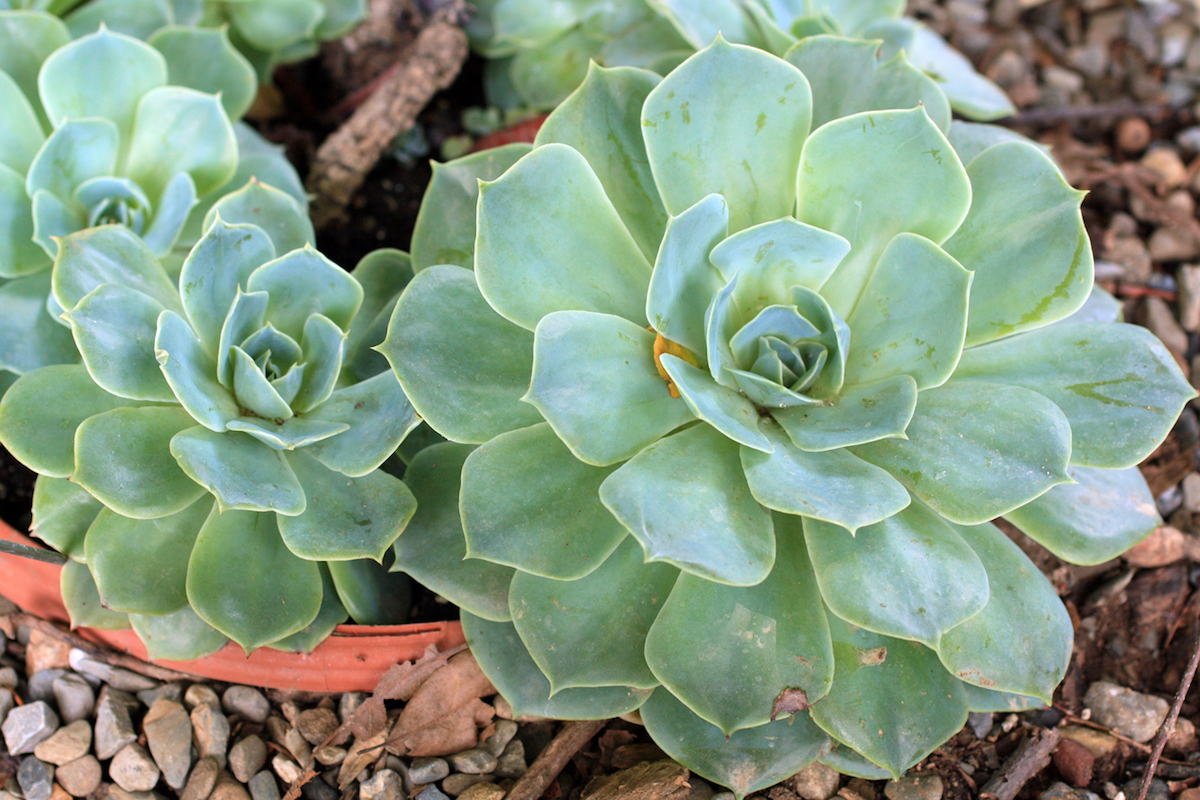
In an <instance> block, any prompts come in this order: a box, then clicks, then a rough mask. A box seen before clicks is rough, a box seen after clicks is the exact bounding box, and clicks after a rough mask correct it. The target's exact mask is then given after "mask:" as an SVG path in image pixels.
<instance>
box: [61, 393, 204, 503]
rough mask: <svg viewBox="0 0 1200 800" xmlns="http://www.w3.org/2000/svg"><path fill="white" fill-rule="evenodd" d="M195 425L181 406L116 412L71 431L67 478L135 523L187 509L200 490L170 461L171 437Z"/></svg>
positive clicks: (89, 421) (94, 417)
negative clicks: (71, 465)
mask: <svg viewBox="0 0 1200 800" xmlns="http://www.w3.org/2000/svg"><path fill="white" fill-rule="evenodd" d="M194 424H195V421H194V420H193V419H192V418H191V417H190V416H189V415H188V414H187V412H185V411H184V410H183V409H181V408H176V407H161V406H159V407H143V408H115V409H113V410H112V411H106V412H104V413H103V414H96V415H95V416H92V417H88V418H87V419H86V420H84V421H83V422H82V423H81V424H80V425H79V427H78V428H77V429H76V431H75V472H74V474H73V475H71V480H73V481H75V482H76V483H78V484H79V485H80V486H82V487H83V488H85V489H87V490H88V491H89V492H91V493H92V494H93V495H94V496H95V497H96V499H97V500H99V501H100V502H102V503H104V505H106V506H108V507H109V508H111V509H112V510H113V511H116V512H117V513H118V514H122V515H124V516H126V517H133V518H134V519H157V518H159V517H165V516H169V515H171V514H176V513H178V512H180V511H182V510H183V509H185V508H187V507H188V506H190V505H191V504H192V503H194V502H195V501H196V499H197V498H199V497H200V496H201V495H202V494H204V487H203V486H201V485H200V484H198V483H196V482H194V481H193V480H192V479H191V478H189V477H188V476H187V474H186V473H185V472H184V471H183V469H181V468H180V466H179V465H178V464H177V463H176V462H175V459H174V458H172V457H171V451H170V442H171V437H173V436H174V435H175V434H177V433H179V431H181V430H183V429H184V428H189V427H191V426H192V425H194Z"/></svg>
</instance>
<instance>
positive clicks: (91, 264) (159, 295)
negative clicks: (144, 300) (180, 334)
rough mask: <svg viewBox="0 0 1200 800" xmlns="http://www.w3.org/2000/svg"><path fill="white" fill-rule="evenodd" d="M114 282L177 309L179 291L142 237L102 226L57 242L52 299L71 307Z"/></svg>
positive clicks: (61, 304) (114, 227) (108, 226)
mask: <svg viewBox="0 0 1200 800" xmlns="http://www.w3.org/2000/svg"><path fill="white" fill-rule="evenodd" d="M106 283H115V284H117V285H118V286H124V287H126V288H129V289H136V290H137V291H139V292H141V293H142V294H145V295H148V296H150V297H152V298H153V299H154V300H156V301H157V302H159V303H160V304H161V305H162V306H163V307H164V308H167V309H172V310H175V309H179V308H180V302H179V292H178V291H177V290H176V288H175V285H174V283H172V281H171V279H170V278H169V277H168V276H167V273H166V271H165V270H164V269H163V267H162V265H161V264H160V263H159V262H158V259H157V258H155V256H154V253H153V252H151V251H150V248H148V247H147V246H146V244H145V242H143V241H142V240H141V239H139V238H138V237H137V235H136V234H134V233H133V232H132V231H130V230H129V229H128V228H126V227H124V226H123V225H105V226H103V227H100V228H92V229H89V230H85V231H80V232H79V233H75V234H72V235H71V236H68V237H67V238H65V239H63V240H62V241H61V242H60V243H59V253H58V260H57V261H56V262H55V268H54V278H53V283H52V285H53V288H54V299H55V301H57V303H58V304H59V305H60V306H62V307H63V308H64V309H67V308H74V307H75V304H76V303H78V302H79V301H80V300H82V299H83V298H84V297H86V296H87V295H88V294H89V293H91V291H92V290H93V289H95V288H96V287H97V286H101V285H103V284H106Z"/></svg>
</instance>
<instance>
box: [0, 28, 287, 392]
mask: <svg viewBox="0 0 1200 800" xmlns="http://www.w3.org/2000/svg"><path fill="white" fill-rule="evenodd" d="M214 37H215V38H214ZM153 41H154V45H153V46H152V45H151V44H147V43H145V42H141V41H138V40H136V39H133V38H131V37H128V36H125V35H122V34H118V33H114V32H112V31H110V30H107V29H103V30H100V31H98V32H96V33H94V34H89V35H87V36H84V37H83V38H81V39H77V40H74V41H72V40H71V38H70V34H69V32H68V31H67V28H66V27H65V26H64V24H63V22H62V21H61V20H59V19H57V18H56V17H53V16H50V15H49V14H45V13H40V12H28V11H8V12H0V99H2V101H3V103H4V105H5V107H6V108H8V109H10V111H9V113H8V117H7V120H8V121H7V124H6V126H5V133H4V134H3V135H2V136H0V281H2V283H0V371H3V372H10V373H15V374H21V373H24V372H28V371H29V370H31V369H34V368H36V367H39V366H45V365H47V364H54V363H72V362H75V361H78V355H77V354H76V352H75V346H74V344H73V343H72V341H71V336H70V331H69V329H68V328H66V327H65V325H64V324H60V322H59V320H57V319H56V317H57V313H58V312H59V311H61V309H58V308H57V307H55V306H54V301H53V298H52V297H51V296H50V294H51V293H50V266H51V264H52V263H53V260H54V258H55V255H56V254H57V252H58V244H57V240H58V239H59V238H60V237H62V236H65V235H67V234H69V233H71V232H74V231H77V230H81V229H84V228H88V227H91V226H95V225H101V224H106V223H119V224H121V225H124V226H125V227H126V228H128V229H129V230H130V231H131V232H133V233H135V234H137V235H138V236H140V237H141V238H142V239H143V241H144V242H145V243H146V245H147V246H148V247H149V248H150V249H151V251H152V252H153V253H154V254H155V255H156V256H161V257H164V258H166V259H167V260H168V262H170V263H171V264H172V266H173V268H175V269H176V270H177V269H178V265H179V262H181V261H182V257H183V255H185V254H186V253H187V251H188V249H189V248H190V247H191V245H193V244H194V243H195V241H196V239H197V238H198V237H199V234H200V224H201V222H202V221H203V219H204V216H205V214H206V213H207V212H208V210H209V208H211V206H212V204H213V203H214V202H216V200H217V199H219V198H220V197H222V196H224V195H226V194H228V193H229V192H231V191H233V190H234V189H237V188H241V187H242V186H244V185H245V184H246V182H247V181H248V180H249V179H250V177H252V176H257V177H258V178H260V179H261V180H263V181H267V182H269V183H271V184H273V185H275V186H277V187H279V188H283V189H286V190H287V191H289V192H291V193H292V194H293V195H295V196H296V197H298V198H301V199H303V198H304V193H303V187H302V186H301V185H300V181H299V178H298V177H297V176H296V173H295V170H294V169H292V167H291V166H290V165H289V164H288V162H287V161H286V159H285V158H284V157H283V156H282V154H281V153H280V152H278V151H277V150H276V149H275V148H273V147H272V146H270V145H268V144H266V143H265V142H264V141H263V140H262V139H261V137H259V136H258V135H257V134H255V133H254V132H253V131H251V130H250V129H249V128H247V127H246V126H244V125H241V124H239V125H237V126H234V125H232V124H231V123H230V113H234V114H240V113H241V112H242V111H244V110H245V106H246V105H248V104H249V102H250V99H251V98H252V97H253V92H254V76H253V72H252V71H251V70H250V67H249V65H248V64H246V63H245V62H244V59H242V58H241V57H240V56H238V55H237V53H235V52H233V51H232V50H230V49H228V48H229V43H228V41H227V40H226V39H225V38H224V35H223V34H222V33H220V32H218V31H209V32H194V31H183V30H172V31H163V32H162V33H161V34H160V35H159V36H157V37H156V38H155V39H154V40H153ZM221 42H223V43H224V48H225V50H222V49H221ZM187 53H191V54H192V56H195V55H196V54H197V53H204V54H207V57H206V62H205V67H206V74H207V75H208V77H209V78H210V79H211V80H212V81H213V88H214V89H219V90H220V91H221V92H222V93H221V95H220V97H218V96H217V95H215V94H207V93H203V92H200V91H198V90H196V89H193V88H186V87H183V86H179V85H173V84H171V83H170V82H169V81H170V78H171V76H172V75H174V74H177V73H180V72H181V70H182V68H181V67H180V64H181V63H183V62H187V60H188V59H187V58H186V57H185V55H186V54H187ZM223 56H227V57H228V58H223ZM239 65H240V66H239ZM193 66H195V65H193ZM114 76H120V80H116V79H115V78H114ZM31 332H32V335H31ZM7 380H9V381H10V380H11V378H9V379H7Z"/></svg>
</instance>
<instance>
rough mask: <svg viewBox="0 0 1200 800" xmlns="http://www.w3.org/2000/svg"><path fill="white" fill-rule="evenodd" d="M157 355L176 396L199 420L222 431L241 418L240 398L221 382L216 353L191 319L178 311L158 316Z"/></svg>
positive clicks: (155, 344) (206, 425)
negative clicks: (205, 346)
mask: <svg viewBox="0 0 1200 800" xmlns="http://www.w3.org/2000/svg"><path fill="white" fill-rule="evenodd" d="M154 357H155V358H157V359H158V365H159V367H160V368H161V369H162V374H163V375H164V376H165V377H166V379H167V383H168V384H169V385H170V386H171V391H172V392H174V393H175V397H176V399H177V400H179V402H180V404H181V405H183V407H184V408H185V409H187V412H188V413H189V414H191V415H192V417H194V418H195V420H196V422H199V423H200V424H201V425H203V426H204V427H206V428H208V429H209V430H210V431H218V432H219V431H223V430H225V426H226V424H228V423H229V422H230V421H232V420H236V419H237V418H238V415H239V414H240V411H239V409H238V405H237V401H236V400H235V399H234V398H233V395H231V394H230V393H229V390H227V389H226V388H225V387H224V386H222V385H221V384H219V383H217V380H216V375H217V368H216V364H215V363H214V362H213V359H212V356H210V355H209V354H208V353H206V352H204V349H203V348H202V347H201V345H200V341H199V340H198V339H197V338H196V333H195V331H193V330H192V327H191V326H190V325H188V323H187V320H185V319H184V318H183V317H181V316H179V315H178V314H176V313H175V312H174V311H164V312H162V314H160V315H159V317H158V333H157V335H156V336H155V338H154Z"/></svg>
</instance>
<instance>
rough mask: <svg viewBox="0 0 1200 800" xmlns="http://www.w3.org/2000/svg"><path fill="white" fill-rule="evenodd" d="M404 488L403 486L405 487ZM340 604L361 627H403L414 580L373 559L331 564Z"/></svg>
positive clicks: (409, 606) (330, 570) (331, 562)
mask: <svg viewBox="0 0 1200 800" xmlns="http://www.w3.org/2000/svg"><path fill="white" fill-rule="evenodd" d="M402 485H403V484H402ZM324 567H325V569H327V570H329V574H330V575H331V576H332V577H333V583H334V586H335V587H336V594H337V597H338V600H339V602H340V603H341V605H342V606H343V608H345V611H346V612H347V613H349V614H350V618H351V619H352V620H354V621H355V622H356V623H358V624H359V625H403V624H405V623H407V622H408V614H409V610H410V608H411V605H412V578H410V577H408V576H407V575H405V574H403V573H400V572H388V571H387V569H386V568H385V567H384V566H383V564H379V563H376V562H375V561H371V560H370V559H362V558H360V559H355V560H353V561H329V562H327V563H326V564H324Z"/></svg>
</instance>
